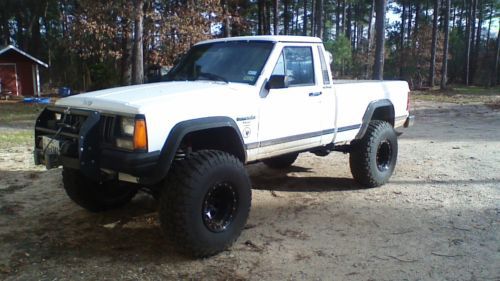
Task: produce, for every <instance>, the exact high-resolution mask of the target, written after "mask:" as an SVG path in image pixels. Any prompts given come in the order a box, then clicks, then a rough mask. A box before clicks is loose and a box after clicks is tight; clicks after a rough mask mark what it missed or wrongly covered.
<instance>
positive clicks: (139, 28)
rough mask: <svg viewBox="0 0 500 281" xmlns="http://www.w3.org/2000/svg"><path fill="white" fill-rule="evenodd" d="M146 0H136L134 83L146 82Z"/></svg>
mask: <svg viewBox="0 0 500 281" xmlns="http://www.w3.org/2000/svg"><path fill="white" fill-rule="evenodd" d="M143 9H144V0H135V7H134V10H135V20H134V22H135V23H134V50H133V64H132V83H133V84H142V83H144V56H143V44H142V37H143V29H144V23H143V21H144V19H143V18H144V11H143Z"/></svg>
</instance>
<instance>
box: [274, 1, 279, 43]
mask: <svg viewBox="0 0 500 281" xmlns="http://www.w3.org/2000/svg"><path fill="white" fill-rule="evenodd" d="M278 5H279V1H278V0H274V3H273V34H274V35H278V34H280V33H279V29H278V23H279V21H278V20H279V14H278Z"/></svg>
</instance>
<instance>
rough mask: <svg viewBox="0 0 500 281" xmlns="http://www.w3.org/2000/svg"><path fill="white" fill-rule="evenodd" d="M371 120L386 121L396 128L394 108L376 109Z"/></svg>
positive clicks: (383, 107) (388, 106) (387, 106)
mask: <svg viewBox="0 0 500 281" xmlns="http://www.w3.org/2000/svg"><path fill="white" fill-rule="evenodd" d="M371 120H381V121H386V122H388V123H390V124H391V125H392V126H393V127H394V107H392V106H390V105H386V106H381V107H378V108H376V109H375V111H374V112H373V115H372V118H371Z"/></svg>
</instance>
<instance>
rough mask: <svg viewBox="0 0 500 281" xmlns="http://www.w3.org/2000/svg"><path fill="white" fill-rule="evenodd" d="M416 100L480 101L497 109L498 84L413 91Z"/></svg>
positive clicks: (464, 102) (461, 102) (466, 102)
mask: <svg viewBox="0 0 500 281" xmlns="http://www.w3.org/2000/svg"><path fill="white" fill-rule="evenodd" d="M412 96H413V98H414V99H416V100H423V101H435V102H449V103H459V104H470V103H482V104H486V105H488V106H490V107H492V108H495V109H497V108H498V107H499V104H500V86H497V87H492V88H483V87H476V86H469V87H466V86H462V85H458V86H451V87H450V88H449V89H448V90H444V91H441V90H435V89H432V90H428V91H413V92H412Z"/></svg>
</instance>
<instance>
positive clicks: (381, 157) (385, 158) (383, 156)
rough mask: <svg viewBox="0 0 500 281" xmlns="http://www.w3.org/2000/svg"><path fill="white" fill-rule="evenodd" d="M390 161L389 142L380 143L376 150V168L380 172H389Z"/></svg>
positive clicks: (390, 150)
mask: <svg viewBox="0 0 500 281" xmlns="http://www.w3.org/2000/svg"><path fill="white" fill-rule="evenodd" d="M391 160H392V149H391V143H390V142H389V140H384V141H382V142H381V143H380V144H379V145H378V148H377V168H378V170H379V171H381V172H385V171H387V170H389V168H390V164H391Z"/></svg>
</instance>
